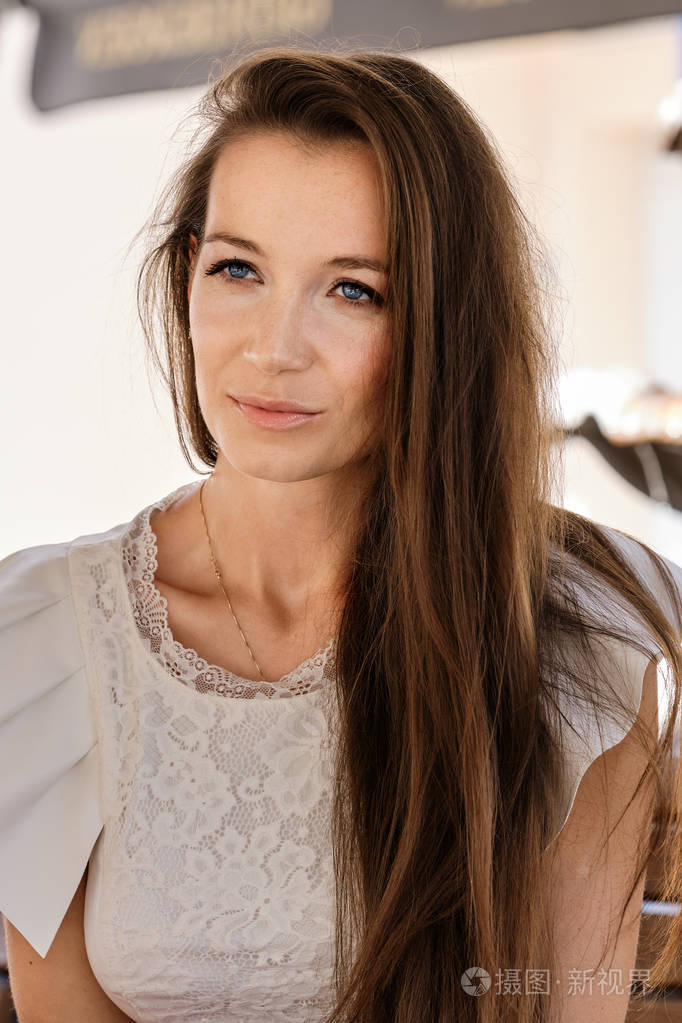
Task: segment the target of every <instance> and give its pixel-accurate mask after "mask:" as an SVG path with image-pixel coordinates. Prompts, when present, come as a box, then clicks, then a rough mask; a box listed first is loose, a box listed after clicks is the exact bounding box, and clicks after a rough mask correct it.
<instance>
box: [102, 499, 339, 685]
mask: <svg viewBox="0 0 682 1023" xmlns="http://www.w3.org/2000/svg"><path fill="white" fill-rule="evenodd" d="M202 482H203V480H201V479H200V480H193V481H192V482H190V483H185V484H183V485H182V486H180V487H177V488H176V489H175V490H173V491H171V493H169V494H166V495H165V496H164V497H162V498H160V499H159V500H158V501H155V502H153V503H152V504H149V505H147V506H146V507H145V508H143V509H142V510H141V511H139V512H138V513H137V515H135V517H134V518H133V519H132V520H131V522H130V524H129V525H128V527H127V528H126V530H125V531H124V533H123V534H122V536H121V541H120V542H121V556H122V562H123V569H124V576H125V580H126V584H127V589H128V597H129V602H130V605H131V610H132V614H133V618H134V622H135V626H136V635H137V638H138V640H139V641H140V642H141V643H142V645H143V647H144V648H145V651H146V652H147V654H148V656H151V657H152V658H153V660H154V661H155V662H156V664H157V665H158V666H159V667H160V668H161V669H162V670H163V671H164V672H165V673H167V674H170V675H171V676H172V677H173V678H174V679H176V680H178V681H180V682H182V683H184V684H185V685H187V686H188V687H189V688H190V689H194V690H196V691H197V692H200V693H207V692H213V693H216V694H217V695H219V696H227V697H236V698H240V699H253V698H257V697H267V698H270V699H281V698H286V697H293V696H301V695H304V694H305V693H309V692H313V691H315V690H318V689H321V688H323V687H324V686H326V685H327V684H328V683H329V681H330V680H331V678H332V673H333V666H334V654H335V650H336V637H335V636H332V637H331V639H330V640H329V641H328V643H327V645H326V646H325V647H322V648H320V649H319V650H317V651H316V652H315V653H314V654H313V655H312V656H311V657H308V658H306V660H305V661H302V662H301V663H300V664H299V665H297V666H296V667H295V668H292V670H291V671H289V672H287V674H286V675H283V676H282V678H280V679H278V680H277V681H276V682H266V681H263V680H262V679H249V678H244V677H242V676H241V675H237V674H235V673H234V672H232V671H229V670H228V669H227V668H224V667H222V666H220V665H217V664H209V663H208V661H207V660H206V659H205V658H203V657H201V655H200V654H199V653H197V651H196V650H194V649H192V648H191V647H186V646H183V644H182V643H180V642H179V641H178V640H176V639H175V637H174V636H173V634H172V632H171V629H170V626H169V624H168V602H167V600H166V598H165V597H164V596H163V595H162V594H161V593H160V591H159V590H158V589H157V587H156V585H155V582H154V580H155V576H156V572H157V569H158V548H157V542H156V535H155V533H154V530H153V529H152V527H151V524H150V518H151V515H152V513H153V512H154V511H156V510H157V509H163V508H166V507H168V505H170V504H172V503H173V502H174V501H176V500H177V499H178V498H179V497H181V496H183V495H184V494H185V493H189V492H190V491H192V490H194V489H197V488H198V487H199V486H200V485H201V483H202Z"/></svg>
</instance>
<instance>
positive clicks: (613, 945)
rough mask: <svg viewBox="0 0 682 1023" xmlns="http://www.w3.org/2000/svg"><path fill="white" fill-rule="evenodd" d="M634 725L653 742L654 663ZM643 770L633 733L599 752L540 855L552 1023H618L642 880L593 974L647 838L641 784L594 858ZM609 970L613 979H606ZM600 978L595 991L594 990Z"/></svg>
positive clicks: (646, 797)
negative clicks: (549, 938) (551, 911)
mask: <svg viewBox="0 0 682 1023" xmlns="http://www.w3.org/2000/svg"><path fill="white" fill-rule="evenodd" d="M638 717H639V719H640V720H642V721H643V723H644V724H645V725H646V727H647V729H650V730H651V734H654V735H655V734H656V729H657V720H658V693H657V678H656V664H655V662H654V661H652V662H651V663H650V664H649V667H648V668H647V670H646V673H645V676H644V680H643V684H642V701H641V704H640V710H639V715H638ZM645 766H646V757H645V754H644V752H643V750H642V749H641V744H640V743H639V741H638V740H636V739H635V737H634V736H633V735H632V733H628V735H626V736H625V738H624V739H623V740H622V741H621V742H619V743H618V744H617V745H616V746H613V747H612V748H611V749H609V750H606V752H605V753H603V754H602V755H601V756H600V757H599V758H598V759H597V760H595V761H594V763H593V764H591V765H590V767H589V768H588V770H587V771H586V772H585V775H584V776H583V778H582V780H581V782H580V787H579V789H578V792H577V794H576V797H575V801H574V803H573V806H572V808H571V812H570V814H569V817H568V820H567V821H566V824H565V825H564V827H563V829H562V831H561V832H560V834H559V835H558V836H557V838H556V840H555V842H553V843H552V845H551V846H550V847H549V850H548V852H547V855H549V856H552V855H553V854H556V859H555V861H554V864H553V867H552V871H553V880H554V887H553V891H554V893H555V900H556V901H555V936H556V942H557V953H558V967H559V976H558V977H557V976H554V977H552V978H551V982H552V985H553V988H554V990H557V989H558V990H560V991H561V996H560V997H559V998H558V999H557V1005H558V1015H556V1016H555V1023H597V1021H598V1023H623V1021H624V1020H625V1016H626V1013H627V1007H628V1001H629V997H630V979H631V978H630V971H631V970H632V969H633V968H634V965H635V957H636V954H637V940H638V936H639V926H640V919H641V912H642V897H643V892H644V878H642V880H641V881H640V883H639V885H638V886H637V889H636V891H635V892H634V894H633V896H632V899H631V901H630V903H629V905H628V908H627V912H626V914H625V917H624V919H623V925H622V928H621V931H620V934H619V936H618V940H617V941H614V940H613V939H614V937H615V935H613V934H612V936H611V938H609V944H608V946H607V947H608V953H607V956H606V959H605V960H604V962H603V963H602V964H601V967H600V970H602V971H605V973H598V972H597V969H596V967H597V963H598V962H599V958H600V955H601V953H602V950H603V949H604V947H605V946H606V941H607V935H608V929H609V922H611V923H612V925H613V929H615V926H616V924H617V923H618V916H619V914H620V910H621V909H622V906H623V903H624V901H625V897H626V895H627V893H628V890H629V887H630V884H631V881H632V879H631V871H632V868H633V865H634V862H635V857H636V855H637V846H638V843H639V842H641V840H642V837H643V836H646V835H648V831H649V827H650V823H651V817H652V806H653V803H652V799H653V783H652V782H650V781H647V782H646V783H645V784H643V786H642V788H641V790H640V792H639V793H638V795H637V797H636V798H635V799H634V800H633V802H632V804H631V806H630V807H629V809H628V810H627V812H626V813H625V815H624V817H623V819H622V820H621V822H620V824H619V825H618V826H617V828H616V829H615V831H614V833H613V835H612V836H611V839H610V840H609V843H608V846H607V851H606V852H605V853H601V854H599V855H598V850H599V847H600V845H601V844H602V843H603V840H604V836H605V834H606V831H605V830H604V826H605V823H606V824H607V825H608V828H609V830H610V828H611V827H613V824H614V823H615V821H616V820H617V818H618V816H619V815H620V813H621V812H622V811H623V809H624V807H625V806H626V804H627V802H628V800H629V799H630V797H631V796H632V794H633V792H634V790H635V788H636V787H637V783H638V781H639V779H640V777H641V775H642V773H643V771H644V767H645ZM605 793H606V796H605ZM610 970H611V971H614V972H613V974H611V975H610V976H609V971H610ZM590 976H592V978H593V979H592V981H591V982H590V980H589V978H590ZM600 978H601V980H602V984H601V986H600V985H599V984H598V983H597V982H598V980H599V979H600ZM557 980H558V981H559V984H557ZM590 988H591V993H590ZM610 988H612V990H611V991H609V989H610ZM618 988H620V990H621V993H618Z"/></svg>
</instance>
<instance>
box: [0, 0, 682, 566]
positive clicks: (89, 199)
mask: <svg viewBox="0 0 682 1023" xmlns="http://www.w3.org/2000/svg"><path fill="white" fill-rule="evenodd" d="M36 27H37V26H36V23H35V21H34V18H33V16H32V15H31V14H30V13H29V12H27V11H26V10H22V9H18V10H13V11H12V12H10V13H9V14H6V15H4V16H3V18H2V20H1V21H0V123H2V126H3V148H4V149H5V152H6V153H7V152H9V154H10V158H9V159H8V158H7V157H5V158H4V159H3V160H2V161H0V196H1V197H2V199H1V201H2V204H3V208H2V221H3V224H4V225H5V228H6V230H5V245H4V246H3V247H2V253H1V255H0V260H1V271H2V280H3V289H2V290H3V300H2V305H1V306H0V324H1V330H2V339H3V355H4V360H3V365H4V369H5V372H3V373H2V375H1V376H0V417H1V418H0V433H1V435H2V436H3V438H4V445H3V454H4V471H3V476H4V481H5V486H4V488H3V491H4V495H3V496H4V500H3V516H2V532H1V534H0V556H2V554H3V553H6V552H9V551H11V550H15V549H17V548H18V547H21V546H27V545H29V544H35V543H45V542H50V541H53V540H61V539H67V538H70V537H73V536H76V535H79V534H81V533H86V532H92V531H95V530H100V529H106V528H109V526H111V525H114V524H115V523H117V522H121V521H124V520H127V519H129V518H130V517H131V516H132V515H133V514H134V513H135V512H136V511H137V510H138V509H139V508H141V507H142V506H143V505H145V504H148V503H150V502H151V501H152V500H155V499H156V498H157V497H160V496H162V495H163V494H165V493H167V492H169V491H170V490H171V489H173V487H175V486H176V485H179V484H180V483H181V482H183V481H185V480H188V479H190V478H191V475H192V474H191V472H190V470H189V468H188V467H187V466H186V464H185V462H184V460H183V459H182V457H181V455H180V452H179V447H178V444H177V441H176V439H175V432H174V427H173V424H172V417H171V414H170V411H169V405H168V402H167V400H166V399H165V397H164V396H163V395H161V394H160V392H158V388H157V393H158V397H157V399H156V404H157V405H158V409H157V407H155V404H154V401H152V399H151V397H150V391H149V382H148V379H147V374H146V370H145V363H144V356H143V347H142V339H141V331H140V328H139V326H138V325H137V323H136V319H135V309H134V279H135V272H136V268H137V262H136V258H137V254H138V253H137V252H135V253H133V254H132V255H131V256H129V257H128V258H127V259H126V258H125V255H126V248H127V246H128V245H129V243H130V242H131V240H132V238H133V236H134V235H135V233H136V231H137V230H138V229H139V228H140V227H141V225H142V223H143V221H144V220H145V218H146V216H147V215H148V213H149V211H150V209H151V205H152V201H153V199H154V198H155V197H156V195H157V194H158V192H159V190H160V187H161V185H162V184H163V182H164V181H165V179H166V177H167V175H168V173H169V172H170V171H171V169H172V167H173V165H174V162H175V161H176V160H177V158H178V154H179V151H180V146H181V143H182V141H183V139H184V138H185V136H184V135H180V137H179V138H177V139H175V140H174V139H173V133H174V131H175V129H176V127H177V125H178V124H179V123H180V120H181V118H182V117H183V115H184V114H185V113H186V112H188V110H189V109H190V107H191V106H192V105H193V104H194V103H195V102H196V100H197V99H198V97H199V95H200V93H201V90H200V89H191V90H176V91H164V92H158V93H150V94H144V95H138V96H132V97H121V98H111V99H107V100H99V101H95V102H92V103H84V104H80V105H77V106H73V107H70V108H66V109H65V110H58V111H54V112H52V113H49V114H40V113H38V112H37V111H34V110H33V108H32V106H31V104H30V101H29V99H28V77H29V73H30V59H31V52H32V47H33V43H34V38H35V32H36ZM422 59H424V61H425V63H427V64H428V65H429V66H431V67H433V68H434V69H435V70H437V71H439V72H440V73H441V74H443V75H444V76H445V77H446V78H448V79H449V80H450V81H451V83H452V84H453V85H454V86H455V87H456V88H457V89H458V90H459V91H460V92H461V93H462V94H463V95H464V97H465V98H466V99H467V100H468V101H469V102H470V103H471V104H472V105H473V107H474V108H475V109H476V110H477V111H478V113H479V114H480V115H481V117H482V118H483V120H484V121H485V122H486V123H487V124H488V125H489V127H490V129H491V131H492V132H493V134H494V135H495V137H496V138H497V140H498V142H499V144H500V146H501V148H502V150H503V152H504V154H505V158H506V160H507V162H508V165H509V166H510V168H511V170H512V172H513V174H514V175H515V177H516V179H517V181H518V187H519V190H520V193H521V196H522V199H523V202H524V204H525V206H526V208H527V210H528V211H529V213H530V214H531V216H532V217H533V218H534V219H535V220H536V221H537V222H538V224H539V226H540V229H541V231H542V232H543V234H544V235H545V236H546V238H547V239H548V241H549V243H550V246H551V250H552V252H553V255H554V259H555V261H556V265H557V268H558V271H559V275H560V280H561V285H562V292H561V294H560V295H559V296H558V297H557V300H558V301H559V305H560V309H561V312H562V316H563V319H564V324H565V332H564V345H563V357H564V363H565V365H566V367H567V368H568V367H570V366H572V365H574V364H583V363H586V364H589V365H593V366H595V367H603V366H607V365H609V364H611V363H613V362H618V363H620V364H632V365H635V366H638V367H640V368H645V369H647V370H651V371H658V370H659V369H661V368H662V369H664V370H665V371H666V373H667V379H668V381H670V380H674V379H676V380H677V382H678V384H679V386H680V387H682V365H681V361H682V360H681V359H680V357H679V356H678V357H677V359H676V361H675V360H673V359H672V358H670V357H669V351H670V350H671V347H672V346H674V345H676V343H677V341H676V333H675V332H676V330H677V328H676V325H675V324H674V323H673V322H672V320H673V316H674V314H675V313H676V310H675V308H674V305H673V301H672V300H671V299H670V296H669V293H668V289H669V282H670V281H671V280H673V279H674V276H675V269H673V268H674V267H675V262H676V261H677V260H678V255H677V246H676V243H675V240H674V235H673V233H672V232H671V231H670V229H669V224H670V219H671V217H670V209H669V207H670V203H671V202H672V203H675V202H676V201H677V202H679V201H680V200H679V195H678V197H677V199H675V194H676V193H675V190H674V187H671V186H670V182H669V179H671V178H675V176H676V175H678V174H679V173H680V172H679V171H678V169H677V168H678V167H679V166H680V165H682V160H680V161H679V162H676V158H675V157H673V158H672V161H673V162H672V163H671V162H670V158H669V159H668V160H667V161H663V160H662V158H661V157H659V156H657V155H656V146H657V134H656V110H657V107H658V104H659V102H660V100H661V99H662V97H663V96H664V95H665V94H666V93H667V92H668V91H669V90H670V88H671V87H672V84H673V81H674V78H675V76H676V73H677V68H676V24H675V20H674V19H671V18H669V19H662V18H661V19H654V20H651V21H648V22H634V23H631V24H627V25H622V26H617V27H615V28H611V29H600V30H595V31H591V32H587V33H571V32H566V33H553V34H551V35H543V36H533V37H527V38H522V39H509V40H501V41H493V42H484V43H477V44H469V45H466V46H459V47H447V48H444V49H442V50H429V51H426V52H425V53H424V54H423V58H422ZM662 168H663V169H662ZM663 177H665V178H666V180H668V191H667V196H668V199H667V200H666V202H665V204H662V203H661V201H660V198H659V199H657V196H660V194H661V179H662V178H663ZM676 215H678V216H682V214H680V213H678V214H676ZM677 237H678V238H679V234H677ZM661 282H665V285H664V286H663V285H662V283H661ZM662 288H663V291H664V294H663V296H661V294H660V292H661V289H662ZM666 296H667V300H666ZM566 467H567V486H566V495H565V500H566V503H568V504H571V505H572V506H575V507H577V508H579V509H580V510H582V511H584V512H585V513H586V514H590V515H592V516H593V517H594V518H597V519H599V520H600V521H604V522H608V523H610V524H612V525H615V526H618V527H620V528H623V529H626V530H628V531H629V532H633V533H636V534H637V535H639V536H642V537H643V538H644V539H647V540H649V542H654V543H658V544H659V549H662V550H663V553H666V552H667V553H668V554H669V556H672V557H675V558H676V560H680V561H682V535H681V534H682V530H681V529H680V521H682V520H681V518H680V515H679V513H671V512H669V510H668V509H665V508H655V507H654V506H653V504H652V502H650V501H648V500H647V499H646V498H645V497H644V496H643V495H639V494H638V493H637V492H636V491H634V490H633V489H632V488H630V487H629V486H628V485H627V484H625V483H624V482H623V481H622V480H620V479H619V478H618V477H617V476H616V475H615V473H613V472H612V471H611V470H610V469H608V467H607V466H606V465H605V464H604V463H603V462H602V461H601V459H600V458H599V457H598V456H597V455H596V454H595V453H594V452H593V451H592V449H591V448H589V447H588V446H587V445H582V444H581V443H579V442H578V443H577V444H572V445H571V446H570V448H569V449H568V450H567V454H566ZM663 520H665V521H664V522H663V524H661V523H662V521H663Z"/></svg>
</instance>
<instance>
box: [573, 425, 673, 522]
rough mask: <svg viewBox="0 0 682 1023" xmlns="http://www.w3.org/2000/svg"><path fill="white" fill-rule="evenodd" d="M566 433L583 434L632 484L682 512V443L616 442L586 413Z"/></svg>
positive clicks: (612, 466) (574, 435) (576, 435)
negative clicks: (584, 417) (577, 423)
mask: <svg viewBox="0 0 682 1023" xmlns="http://www.w3.org/2000/svg"><path fill="white" fill-rule="evenodd" d="M563 433H564V436H565V437H584V438H585V440H587V441H589V442H590V444H592V446H593V447H594V448H596V449H597V451H598V452H599V454H600V455H601V456H602V458H604V459H605V460H606V461H607V462H608V464H609V465H610V466H611V468H612V469H615V470H616V472H617V473H618V474H619V475H620V476H622V477H623V479H624V480H627V482H628V483H630V484H631V486H633V487H636V488H637V490H640V491H641V492H642V493H643V494H646V495H647V497H650V498H651V499H652V500H654V501H661V502H662V503H663V504H668V505H670V507H671V508H675V509H676V510H677V511H682V444H671V443H668V442H666V443H661V442H660V441H641V442H639V443H633V444H614V443H613V442H612V441H611V440H610V439H609V438H608V437H607V436H606V434H604V433H603V432H602V430H601V429H600V427H599V424H598V422H597V420H596V419H595V418H594V416H587V418H586V419H584V420H583V422H582V423H580V425H579V426H577V427H574V428H572V429H566V430H564V431H563Z"/></svg>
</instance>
